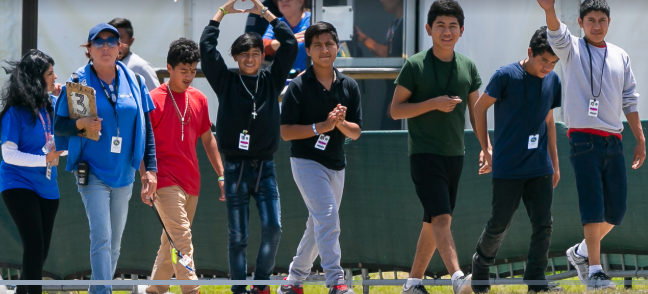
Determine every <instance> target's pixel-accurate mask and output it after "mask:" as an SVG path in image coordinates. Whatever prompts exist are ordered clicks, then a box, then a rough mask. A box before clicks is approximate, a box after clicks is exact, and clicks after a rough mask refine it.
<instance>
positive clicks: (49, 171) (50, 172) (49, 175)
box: [45, 163, 52, 180]
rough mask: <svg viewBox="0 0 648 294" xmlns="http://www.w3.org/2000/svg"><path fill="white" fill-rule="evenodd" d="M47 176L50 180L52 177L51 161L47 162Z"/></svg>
mask: <svg viewBox="0 0 648 294" xmlns="http://www.w3.org/2000/svg"><path fill="white" fill-rule="evenodd" d="M45 177H46V178H47V179H48V180H51V179H52V164H51V163H47V171H46V172H45Z"/></svg>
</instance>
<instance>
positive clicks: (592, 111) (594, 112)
mask: <svg viewBox="0 0 648 294" xmlns="http://www.w3.org/2000/svg"><path fill="white" fill-rule="evenodd" d="M598 111H599V101H598V100H596V99H590V103H589V110H588V111H587V114H589V116H593V117H597V116H598Z"/></svg>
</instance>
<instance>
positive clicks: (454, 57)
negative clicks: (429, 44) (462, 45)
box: [430, 49, 457, 96]
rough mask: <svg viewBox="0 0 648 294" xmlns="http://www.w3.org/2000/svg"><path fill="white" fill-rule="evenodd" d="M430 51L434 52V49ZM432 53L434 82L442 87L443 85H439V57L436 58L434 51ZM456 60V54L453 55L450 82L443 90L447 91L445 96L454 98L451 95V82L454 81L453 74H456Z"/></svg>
mask: <svg viewBox="0 0 648 294" xmlns="http://www.w3.org/2000/svg"><path fill="white" fill-rule="evenodd" d="M430 50H432V49H430ZM431 53H432V68H434V82H436V84H437V86H439V87H440V86H441V84H440V83H439V70H438V69H439V68H438V66H437V64H436V60H437V57H436V56H434V51H432V52H431ZM456 58H457V56H456V54H454V53H453V54H452V61H450V62H451V64H450V75H448V81H447V82H446V86H445V88H444V89H443V90H444V91H445V94H446V95H448V96H453V94H452V93H450V82H451V81H452V74H453V73H454V68H455V64H456V62H455V61H456Z"/></svg>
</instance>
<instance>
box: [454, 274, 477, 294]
mask: <svg viewBox="0 0 648 294" xmlns="http://www.w3.org/2000/svg"><path fill="white" fill-rule="evenodd" d="M471 279H472V274H470V275H467V276H463V277H459V278H457V279H456V280H454V281H452V290H453V291H454V293H455V294H470V293H472V288H471V287H470V280H471Z"/></svg>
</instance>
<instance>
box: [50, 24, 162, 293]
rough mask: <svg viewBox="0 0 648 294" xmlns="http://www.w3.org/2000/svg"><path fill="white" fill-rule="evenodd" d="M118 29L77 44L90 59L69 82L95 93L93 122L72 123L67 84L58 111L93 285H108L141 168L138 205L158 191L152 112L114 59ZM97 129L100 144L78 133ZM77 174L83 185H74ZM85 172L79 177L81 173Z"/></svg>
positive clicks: (144, 92)
mask: <svg viewBox="0 0 648 294" xmlns="http://www.w3.org/2000/svg"><path fill="white" fill-rule="evenodd" d="M119 37H120V36H119V31H117V29H115V28H114V27H113V26H111V25H108V24H105V23H102V24H98V25H96V26H95V27H93V28H92V29H91V30H90V32H89V34H88V41H87V43H85V44H84V45H82V47H84V48H85V50H86V56H87V57H88V58H90V62H89V63H88V64H86V65H84V66H82V67H80V68H79V69H78V70H77V71H76V72H75V74H76V77H77V78H78V81H75V78H73V77H70V79H69V80H68V81H70V82H79V83H81V84H84V85H86V86H87V87H91V88H93V89H94V90H95V93H96V94H95V96H96V97H95V98H96V99H95V101H96V106H97V115H98V117H85V118H81V119H70V117H69V109H68V98H67V87H66V86H63V89H62V90H61V95H60V96H59V100H58V103H57V106H56V122H55V123H54V128H55V133H56V139H57V140H56V143H57V145H58V146H60V148H61V149H64V150H68V152H69V154H68V159H67V166H66V168H65V170H66V171H69V172H74V174H75V176H77V185H78V190H79V193H80V194H81V199H82V200H83V204H84V205H85V209H86V215H87V217H88V223H89V225H90V266H91V268H92V276H91V278H92V279H93V280H112V279H113V276H114V274H115V270H116V268H117V260H118V259H119V250H120V248H121V239H122V233H123V232H124V227H125V226H126V216H127V215H128V202H129V200H130V198H131V195H132V194H133V182H135V170H136V169H139V168H140V164H142V169H141V170H140V173H141V174H140V175H141V179H142V188H143V190H142V195H141V196H142V200H143V201H144V202H145V203H150V202H148V201H149V200H148V196H150V195H151V194H152V193H153V192H155V190H156V186H157V162H156V159H155V139H154V137H153V128H152V127H151V122H150V120H149V112H150V111H151V110H153V109H154V108H155V106H153V101H152V100H151V96H149V91H148V89H147V88H146V83H145V82H146V81H145V80H144V78H143V77H141V76H138V75H136V74H135V73H134V72H133V71H132V70H130V69H128V67H126V65H124V64H123V63H122V62H120V61H118V60H117V55H118V54H119V49H120V46H121V43H120V41H119ZM84 130H87V131H90V132H92V133H98V132H100V136H99V140H98V141H93V140H88V139H86V138H83V137H81V136H79V134H81V133H83V132H84ZM79 170H83V171H84V172H85V173H83V174H85V175H87V178H86V180H87V181H79V180H78V179H80V178H81V177H80V176H79V174H80V172H79ZM83 174H81V175H82V176H83ZM88 292H90V293H91V294H96V293H107V294H108V293H111V292H112V288H111V287H110V286H103V285H93V286H90V289H89V291H88Z"/></svg>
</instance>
